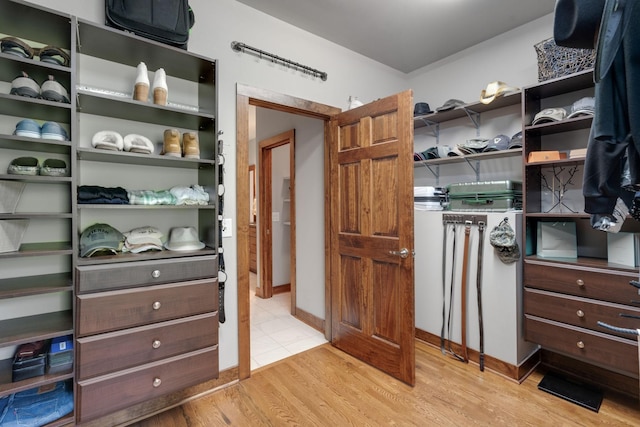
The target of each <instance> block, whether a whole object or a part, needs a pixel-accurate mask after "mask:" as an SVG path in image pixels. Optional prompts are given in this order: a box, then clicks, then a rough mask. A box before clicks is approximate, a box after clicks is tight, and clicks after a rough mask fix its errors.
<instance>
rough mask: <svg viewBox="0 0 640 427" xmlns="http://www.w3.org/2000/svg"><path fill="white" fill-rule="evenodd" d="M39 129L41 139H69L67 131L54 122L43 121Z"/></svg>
mask: <svg viewBox="0 0 640 427" xmlns="http://www.w3.org/2000/svg"><path fill="white" fill-rule="evenodd" d="M40 129H41V130H40V135H41V138H42V139H55V140H56V141H68V140H69V135H68V134H67V131H66V130H64V128H63V127H62V126H60V125H59V124H58V123H56V122H44V124H43V125H42V127H41V128H40Z"/></svg>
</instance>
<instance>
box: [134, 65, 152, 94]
mask: <svg viewBox="0 0 640 427" xmlns="http://www.w3.org/2000/svg"><path fill="white" fill-rule="evenodd" d="M133 99H135V100H136V101H143V102H147V100H148V99H149V75H148V72H147V64H145V63H144V62H141V63H139V64H138V73H137V74H136V83H135V85H134V87H133Z"/></svg>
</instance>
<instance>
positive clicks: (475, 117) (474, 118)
mask: <svg viewBox="0 0 640 427" xmlns="http://www.w3.org/2000/svg"><path fill="white" fill-rule="evenodd" d="M464 112H465V113H467V117H469V120H471V123H473V127H475V128H476V136H480V113H478V112H476V111H473V110H470V109H468V108H464Z"/></svg>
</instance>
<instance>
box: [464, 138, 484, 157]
mask: <svg viewBox="0 0 640 427" xmlns="http://www.w3.org/2000/svg"><path fill="white" fill-rule="evenodd" d="M487 145H489V140H488V139H484V138H472V139H467V140H466V141H465V142H463V143H461V144H458V149H459V151H460V152H462V153H464V154H477V153H481V152H482V151H483V150H484V149H485V148H486V147H487Z"/></svg>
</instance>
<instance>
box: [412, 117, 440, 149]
mask: <svg viewBox="0 0 640 427" xmlns="http://www.w3.org/2000/svg"><path fill="white" fill-rule="evenodd" d="M417 119H418V120H421V121H422V122H423V123H424V124H425V125H426V126H427V127H428V128H429V131H431V134H432V135H433V136H434V137H435V138H436V144H437V143H438V142H440V123H438V122H432V121H431V120H427V119H425V118H424V117H417Z"/></svg>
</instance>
